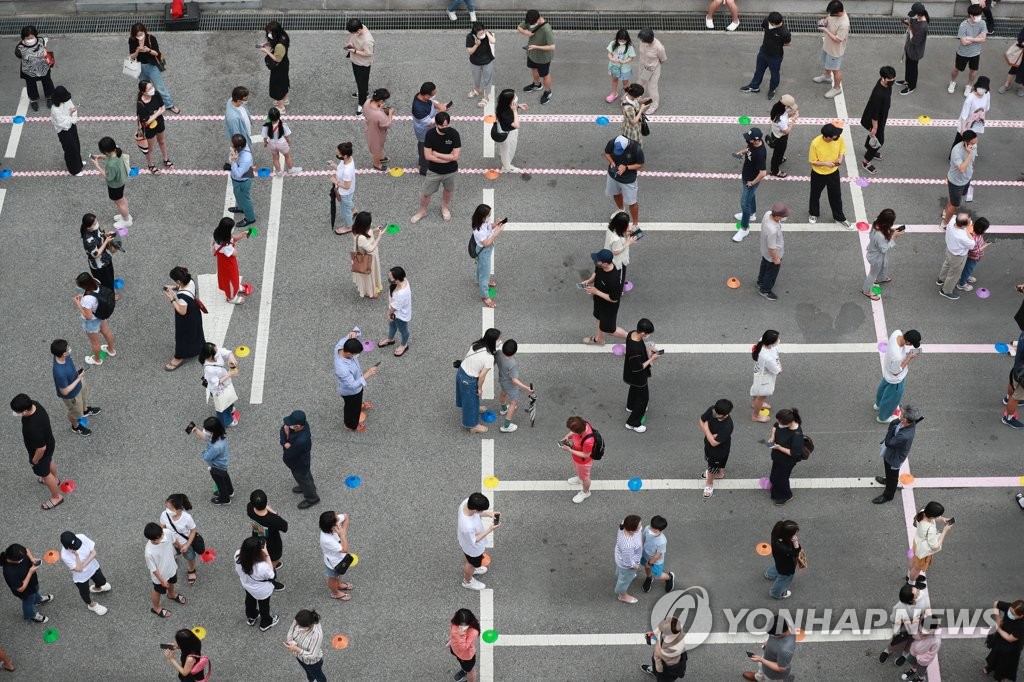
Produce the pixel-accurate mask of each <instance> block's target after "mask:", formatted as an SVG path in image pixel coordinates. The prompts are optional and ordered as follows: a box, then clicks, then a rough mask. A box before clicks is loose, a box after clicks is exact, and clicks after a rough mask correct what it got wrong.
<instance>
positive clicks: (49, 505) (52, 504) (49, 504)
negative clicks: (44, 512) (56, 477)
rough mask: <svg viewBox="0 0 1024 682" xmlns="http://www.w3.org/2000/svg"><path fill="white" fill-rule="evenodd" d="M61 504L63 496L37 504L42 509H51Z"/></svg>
mask: <svg viewBox="0 0 1024 682" xmlns="http://www.w3.org/2000/svg"><path fill="white" fill-rule="evenodd" d="M62 504H64V498H63V497H62V498H60V499H59V500H57V501H56V502H54V501H53V500H47V501H46V502H43V503H42V504H41V505H39V506H40V508H42V509H53V508H54V507H59V506H60V505H62Z"/></svg>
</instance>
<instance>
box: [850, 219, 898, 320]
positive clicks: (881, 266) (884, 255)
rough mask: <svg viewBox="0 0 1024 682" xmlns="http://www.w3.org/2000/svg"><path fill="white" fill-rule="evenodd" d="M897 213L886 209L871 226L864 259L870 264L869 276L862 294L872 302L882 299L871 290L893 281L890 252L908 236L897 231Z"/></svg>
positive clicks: (866, 278) (865, 279)
mask: <svg viewBox="0 0 1024 682" xmlns="http://www.w3.org/2000/svg"><path fill="white" fill-rule="evenodd" d="M895 223H896V211H894V210H892V209H891V208H884V209H882V212H881V213H879V214H878V217H877V218H875V222H874V223H872V224H871V236H870V237H869V238H868V248H867V250H866V251H865V254H864V258H865V259H866V260H867V262H868V266H869V267H868V274H867V276H865V277H864V286H863V287H862V288H861V293H862V294H864V295H865V296H867V297H868V298H870V299H871V300H872V301H877V300H880V299H881V296H879V295H878V294H876V293H875V292H874V291H872V290H871V289H872V288H873V286H874V285H882V284H886V283H888V282H891V281H892V277H890V276H889V251H890V250H892V248H893V247H894V246H896V240H897V239H899V238H900V237H901V236H902V235H905V234H906V231H905V230H895V229H893V225H894V224H895Z"/></svg>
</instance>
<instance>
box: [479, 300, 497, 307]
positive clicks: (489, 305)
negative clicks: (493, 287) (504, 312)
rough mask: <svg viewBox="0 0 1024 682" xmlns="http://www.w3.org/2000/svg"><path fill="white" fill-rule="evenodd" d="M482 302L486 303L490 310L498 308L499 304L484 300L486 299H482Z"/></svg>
mask: <svg viewBox="0 0 1024 682" xmlns="http://www.w3.org/2000/svg"><path fill="white" fill-rule="evenodd" d="M481 300H482V301H483V302H484V305H485V306H487V307H488V308H497V307H498V304H497V303H495V302H494V299H491V298H484V299H481Z"/></svg>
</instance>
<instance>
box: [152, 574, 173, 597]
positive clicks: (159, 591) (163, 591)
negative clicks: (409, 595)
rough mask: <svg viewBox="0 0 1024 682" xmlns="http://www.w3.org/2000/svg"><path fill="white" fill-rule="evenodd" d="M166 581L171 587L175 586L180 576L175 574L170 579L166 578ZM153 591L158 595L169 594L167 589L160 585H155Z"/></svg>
mask: <svg viewBox="0 0 1024 682" xmlns="http://www.w3.org/2000/svg"><path fill="white" fill-rule="evenodd" d="M165 580H166V581H167V582H168V583H170V584H171V585H174V584H175V583H177V582H178V574H177V573H175V574H174V575H172V576H171V577H170V578H165ZM153 591H154V592H156V593H157V594H167V588H166V587H164V586H163V585H161V584H160V583H153Z"/></svg>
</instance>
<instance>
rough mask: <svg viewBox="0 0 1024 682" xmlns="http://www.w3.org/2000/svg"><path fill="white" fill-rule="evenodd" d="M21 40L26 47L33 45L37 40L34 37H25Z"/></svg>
mask: <svg viewBox="0 0 1024 682" xmlns="http://www.w3.org/2000/svg"><path fill="white" fill-rule="evenodd" d="M21 42H23V43H25V45H26V46H27V47H32V46H34V45H35V44H36V43H37V42H39V41H38V40H36V39H35V38H25V40H23V41H21Z"/></svg>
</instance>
